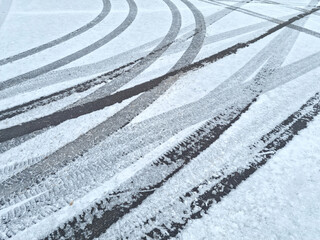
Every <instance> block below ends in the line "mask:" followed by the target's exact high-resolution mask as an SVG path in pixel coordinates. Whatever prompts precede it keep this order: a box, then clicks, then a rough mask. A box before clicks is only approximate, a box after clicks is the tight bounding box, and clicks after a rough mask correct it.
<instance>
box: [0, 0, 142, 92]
mask: <svg viewBox="0 0 320 240" xmlns="http://www.w3.org/2000/svg"><path fill="white" fill-rule="evenodd" d="M127 3H128V5H129V13H128V15H127V17H126V19H125V20H124V21H123V22H122V23H121V24H120V25H119V26H118V27H116V28H115V29H114V30H113V31H111V32H110V33H108V34H107V35H106V36H104V37H103V38H101V39H99V40H98V41H96V42H94V43H93V44H91V45H89V46H87V47H85V48H83V49H81V50H79V51H77V52H74V53H72V54H70V55H68V56H66V57H64V58H61V59H59V60H57V61H55V62H52V63H49V64H47V65H45V66H43V67H40V68H38V69H35V70H32V71H30V72H27V73H24V74H22V75H20V76H17V77H14V78H11V79H8V80H6V81H4V82H1V83H0V90H3V89H6V88H10V87H13V86H15V85H18V84H21V83H23V82H24V81H27V80H30V79H32V78H35V77H37V76H40V75H42V74H45V73H48V72H50V71H53V70H55V69H57V68H59V67H62V66H65V65H67V64H69V63H71V62H73V61H75V60H77V59H79V58H81V57H84V56H86V55H88V54H89V53H92V52H93V51H95V50H97V49H99V48H100V47H102V46H104V45H106V44H107V43H109V42H110V41H112V40H113V39H115V38H116V37H117V36H119V35H120V34H121V33H122V32H124V31H125V30H126V29H127V28H128V27H129V26H130V25H131V23H132V22H133V21H134V20H135V18H136V16H137V11H138V10H137V5H136V4H135V2H134V0H127Z"/></svg>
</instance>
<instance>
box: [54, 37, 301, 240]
mask: <svg viewBox="0 0 320 240" xmlns="http://www.w3.org/2000/svg"><path fill="white" fill-rule="evenodd" d="M296 38H297V34H295V36H294V37H293V39H292V41H291V43H290V44H289V46H285V48H284V50H283V52H284V54H282V55H283V56H282V58H280V59H278V58H277V57H273V58H270V60H269V62H267V63H266V67H265V68H266V69H262V70H261V71H260V72H262V74H261V75H262V76H261V75H259V74H258V77H257V78H256V81H254V84H253V86H248V87H247V88H245V89H243V91H240V92H239V94H238V96H241V97H239V99H235V100H234V101H233V102H232V101H231V99H232V98H231V99H229V101H227V102H228V103H229V104H228V105H229V107H228V108H226V109H225V110H224V111H222V113H221V114H219V115H218V116H216V117H214V118H213V119H212V120H210V121H208V122H207V123H205V124H204V126H202V127H201V128H200V129H198V130H197V131H196V132H195V133H194V134H192V135H191V136H190V137H188V138H187V139H186V140H185V141H183V142H182V143H180V144H178V145H176V146H175V147H173V148H172V150H170V151H169V152H167V153H166V154H164V155H163V156H161V157H160V158H159V159H158V160H157V161H156V162H154V163H153V164H152V165H151V166H150V167H149V168H147V169H144V170H143V172H140V174H137V175H136V176H135V177H133V178H131V179H130V182H127V183H125V184H124V185H125V186H124V188H120V189H119V190H118V191H116V193H115V194H114V195H111V196H108V197H107V198H106V199H103V200H101V201H98V203H97V204H96V205H95V206H94V207H92V208H91V209H90V210H89V209H87V210H88V211H84V212H83V214H82V215H80V216H78V217H75V218H74V219H73V220H72V221H69V222H68V223H67V224H66V223H65V224H64V225H63V227H61V228H59V229H58V230H56V231H54V232H53V233H52V234H51V235H49V238H48V239H59V238H61V237H66V238H67V239H68V236H70V232H71V233H72V234H71V235H72V236H76V238H77V239H86V238H88V237H89V239H93V238H94V237H97V236H99V235H100V234H101V233H103V232H105V231H106V229H107V228H109V227H110V226H111V225H112V224H113V223H115V222H117V221H118V220H119V219H120V218H121V217H122V216H124V215H125V214H127V213H129V212H130V210H131V209H133V208H136V207H137V206H139V205H140V204H141V203H142V202H143V201H144V200H145V199H146V198H147V197H148V196H150V195H152V194H153V193H154V191H155V190H156V189H158V188H160V187H161V186H163V184H165V183H166V181H167V180H168V179H170V178H171V177H172V176H173V175H175V174H176V173H177V172H178V171H180V170H181V169H182V168H183V167H184V166H185V165H186V164H188V163H189V162H190V161H191V160H192V159H193V158H195V157H196V156H198V155H199V154H200V153H201V152H202V151H204V150H205V149H207V148H208V147H209V146H210V145H211V144H212V143H214V142H215V141H216V140H217V139H218V138H219V137H220V136H221V134H223V133H224V132H225V131H226V130H227V129H228V128H229V127H230V126H231V125H232V124H233V123H234V122H235V121H237V120H238V119H239V118H240V116H241V115H242V114H243V113H244V112H246V111H247V110H248V109H249V107H250V105H251V104H252V103H253V102H254V101H255V97H254V94H257V95H259V94H260V93H261V92H262V91H261V90H260V88H261V85H265V83H263V81H266V79H264V80H263V75H264V74H266V75H269V74H270V72H272V69H268V68H270V67H279V66H281V63H282V62H283V61H284V59H285V56H286V55H287V53H288V52H289V51H290V49H291V47H292V46H293V44H294V42H295V40H296ZM272 65H274V66H272ZM268 70H269V71H268ZM266 77H267V76H266ZM234 96H235V95H234ZM247 96H251V97H252V98H251V99H252V100H250V97H249V98H247ZM241 98H244V99H241ZM248 99H249V101H248ZM247 102H249V104H248V105H246V104H247ZM146 175H148V176H152V178H148V177H147V176H146ZM144 179H147V180H144ZM137 187H138V189H136V188H137ZM130 199H131V200H130ZM92 213H98V214H97V215H94V216H92V215H91V214H92ZM88 214H89V215H91V218H90V219H91V221H90V223H89V224H86V219H87V217H88V216H86V215H88ZM152 220H153V219H152ZM84 224H86V227H85V228H84V227H83V226H84ZM80 225H81V227H80ZM66 233H67V234H68V235H66Z"/></svg>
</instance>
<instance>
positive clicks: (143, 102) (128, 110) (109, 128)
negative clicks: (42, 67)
mask: <svg viewBox="0 0 320 240" xmlns="http://www.w3.org/2000/svg"><path fill="white" fill-rule="evenodd" d="M182 2H183V3H184V4H186V5H187V7H189V8H190V10H191V11H192V13H193V15H194V18H195V21H196V34H195V35H194V37H193V39H192V41H191V43H190V46H189V48H188V49H187V50H186V51H185V53H184V54H183V56H182V57H181V58H180V60H179V61H178V62H177V63H176V64H175V65H174V66H173V69H175V68H176V67H181V66H183V65H184V64H186V65H188V64H190V63H191V62H192V61H193V60H194V59H195V57H196V55H197V54H198V52H199V51H200V49H201V46H202V43H203V41H204V38H205V33H206V27H205V22H204V19H203V15H202V14H201V12H200V11H199V10H198V9H197V8H195V7H194V6H193V5H192V4H191V3H190V2H188V1H187V0H182ZM175 79H177V78H175ZM172 83H173V81H172V82H171V84H172ZM171 84H168V83H166V84H163V85H162V86H161V88H157V89H156V92H153V91H150V92H146V93H144V94H142V95H141V96H140V97H138V98H137V99H136V100H135V101H133V102H132V103H131V104H130V105H129V106H127V107H125V108H124V109H123V110H121V111H119V112H118V113H116V114H115V115H113V116H112V117H110V118H109V119H108V120H107V121H105V122H103V123H102V124H100V125H98V126H97V127H95V128H94V129H92V130H91V131H90V134H84V135H82V136H81V137H79V138H78V139H77V140H75V141H74V142H72V143H70V144H68V145H66V146H64V147H62V148H61V149H59V150H58V151H57V152H56V153H54V154H53V155H51V156H49V157H47V158H46V159H44V161H41V162H39V163H37V164H36V165H34V166H33V168H32V169H26V170H25V171H23V172H21V173H19V175H20V177H22V176H27V175H28V176H30V177H31V178H30V179H29V181H24V183H25V185H24V186H25V187H26V186H27V185H29V184H33V183H34V180H35V179H38V178H39V176H40V178H43V176H44V175H47V173H45V172H48V171H50V172H51V171H53V172H55V171H56V170H57V169H60V168H62V167H63V166H65V165H66V164H67V163H68V162H69V161H70V160H72V159H74V158H75V157H76V156H78V155H79V154H81V152H82V153H84V152H86V151H87V149H89V148H91V147H93V146H95V145H96V144H97V143H99V142H101V141H102V140H104V139H105V138H106V137H107V136H109V135H111V134H112V133H114V132H116V131H117V130H119V129H120V128H122V127H123V126H125V125H127V124H128V123H129V122H130V121H131V120H132V119H133V118H134V117H135V116H136V115H138V113H140V112H142V111H143V110H144V109H145V108H146V107H148V106H149V105H150V104H151V103H152V102H153V101H154V100H155V99H157V98H158V97H159V96H160V95H162V94H163V93H164V92H165V91H166V90H167V89H168V88H169V87H170V86H171ZM125 94H126V92H125ZM124 97H125V95H124ZM86 105H87V104H86ZM55 119H57V118H55ZM57 120H58V119H57ZM0 135H1V136H2V133H1V131H0ZM92 136H94V137H93V139H91V138H92ZM88 137H89V138H90V140H89V139H88ZM0 138H1V137H0ZM79 151H80V152H79ZM47 167H48V168H47ZM44 169H47V170H46V171H45V172H44ZM49 169H50V170H49ZM41 176H42V177H41ZM20 177H18V178H20ZM23 178H25V177H23ZM9 182H10V181H9ZM2 184H4V185H7V184H5V182H3V183H1V185H2ZM22 185H23V184H22V182H21V184H20V187H18V186H17V187H18V188H19V189H20V190H23V189H24V188H25V187H22ZM7 187H8V186H7ZM7 187H6V190H10V191H12V192H15V191H16V190H17V189H15V190H13V186H11V187H10V189H8V188H7ZM21 187H22V188H21ZM2 190H3V191H5V189H2V188H1V187H0V192H2Z"/></svg>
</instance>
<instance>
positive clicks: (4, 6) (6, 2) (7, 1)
mask: <svg viewBox="0 0 320 240" xmlns="http://www.w3.org/2000/svg"><path fill="white" fill-rule="evenodd" d="M11 4H12V0H2V2H1V6H0V28H1V26H2V24H3V23H4V21H5V20H6V17H7V15H8V13H9V10H10V7H11Z"/></svg>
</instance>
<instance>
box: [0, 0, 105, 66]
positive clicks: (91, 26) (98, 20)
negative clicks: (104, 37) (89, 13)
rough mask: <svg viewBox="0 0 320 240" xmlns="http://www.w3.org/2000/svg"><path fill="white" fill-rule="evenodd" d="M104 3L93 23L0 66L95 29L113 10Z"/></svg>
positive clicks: (4, 60) (21, 54)
mask: <svg viewBox="0 0 320 240" xmlns="http://www.w3.org/2000/svg"><path fill="white" fill-rule="evenodd" d="M102 3H103V8H102V10H101V12H100V13H99V15H98V16H97V17H95V18H94V19H93V20H92V21H90V22H89V23H87V24H86V25H84V26H82V27H80V28H78V29H76V30H75V31H73V32H71V33H68V34H66V35H64V36H62V37H60V38H57V39H55V40H52V41H50V42H48V43H45V44H42V45H41V46H38V47H35V48H32V49H29V50H27V51H24V52H22V53H19V54H16V55H14V56H11V57H7V58H5V59H0V66H2V65H5V64H7V63H12V62H14V61H17V60H20V59H22V58H25V57H28V56H31V55H33V54H36V53H39V52H41V51H44V50H46V49H48V48H51V47H54V46H56V45H58V44H61V43H63V42H66V41H68V40H70V39H72V38H74V37H76V36H78V35H80V34H82V33H84V32H86V31H88V30H89V29H91V28H93V27H94V26H96V25H97V24H99V23H100V22H101V21H102V20H103V19H105V18H106V17H107V16H108V14H109V12H110V9H111V4H110V1H109V0H102Z"/></svg>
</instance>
